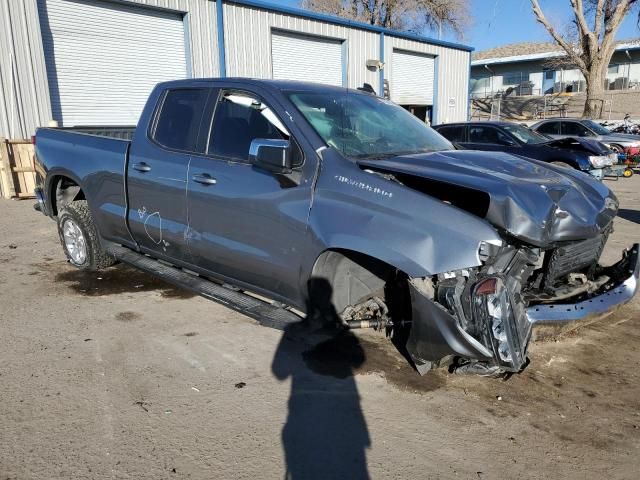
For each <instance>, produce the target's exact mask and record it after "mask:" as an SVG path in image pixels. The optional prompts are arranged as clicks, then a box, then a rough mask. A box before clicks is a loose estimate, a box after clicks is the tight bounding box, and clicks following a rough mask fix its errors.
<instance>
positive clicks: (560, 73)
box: [471, 41, 640, 97]
mask: <svg viewBox="0 0 640 480" xmlns="http://www.w3.org/2000/svg"><path fill="white" fill-rule="evenodd" d="M557 48H558V47H556V46H554V45H553V44H547V43H544V44H520V45H518V44H516V45H507V46H505V47H502V48H497V49H493V50H492V51H487V52H478V53H477V54H475V55H474V59H473V60H472V61H471V95H472V96H474V97H488V96H493V95H495V94H497V93H505V92H506V91H507V90H508V89H513V94H516V95H544V94H549V93H560V92H571V93H576V92H580V91H584V89H585V81H584V76H583V75H582V73H581V72H580V71H579V70H578V69H576V68H571V67H568V68H558V67H554V66H553V61H554V60H557V59H561V58H563V57H564V56H565V54H564V53H563V52H561V51H559V50H557ZM527 50H528V51H529V52H527ZM605 88H606V89H609V90H623V89H627V88H640V43H639V42H636V41H632V42H621V43H618V45H617V46H616V51H615V53H614V54H613V57H612V58H611V62H610V64H609V71H608V74H607V79H606V84H605Z"/></svg>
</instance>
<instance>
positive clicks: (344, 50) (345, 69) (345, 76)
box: [341, 40, 349, 87]
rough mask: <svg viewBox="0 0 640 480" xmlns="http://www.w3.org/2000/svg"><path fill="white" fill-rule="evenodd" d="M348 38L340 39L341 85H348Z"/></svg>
mask: <svg viewBox="0 0 640 480" xmlns="http://www.w3.org/2000/svg"><path fill="white" fill-rule="evenodd" d="M347 42H348V40H343V41H342V45H341V48H342V86H343V87H348V86H349V45H348V44H347Z"/></svg>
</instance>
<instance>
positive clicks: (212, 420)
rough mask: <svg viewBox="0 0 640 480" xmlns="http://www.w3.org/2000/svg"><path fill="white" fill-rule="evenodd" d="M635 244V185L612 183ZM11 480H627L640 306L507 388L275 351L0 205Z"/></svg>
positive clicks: (541, 355) (396, 365) (6, 454)
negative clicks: (85, 267) (83, 255)
mask: <svg viewBox="0 0 640 480" xmlns="http://www.w3.org/2000/svg"><path fill="white" fill-rule="evenodd" d="M607 183H608V185H609V186H610V187H611V188H613V189H614V190H615V191H616V192H617V194H618V196H619V198H620V199H621V208H622V210H621V217H620V218H619V219H617V220H616V231H615V233H614V235H613V237H612V239H611V241H610V242H609V244H608V247H607V250H606V252H605V259H606V260H610V261H613V260H614V259H615V258H616V257H617V256H619V254H620V251H621V249H622V248H624V247H627V246H629V245H630V244H631V243H632V242H634V241H638V239H639V238H638V237H639V235H638V234H639V233H640V227H639V224H640V193H639V192H640V177H638V176H636V177H633V178H632V179H630V180H621V181H619V182H607ZM0 267H1V268H0V338H1V341H2V346H1V347H0V479H1V480H5V479H31V478H38V479H57V478H74V479H75V478H91V479H93V478H96V479H102V478H131V479H141V478H149V479H165V478H166V479H172V478H194V479H195V478H197V479H272V478H273V479H277V478H284V477H285V475H287V474H289V475H290V476H291V478H305V479H307V478H322V479H358V478H367V476H369V477H371V478H375V479H383V478H393V479H396V478H404V479H418V478H419V479H476V480H477V479H519V478H535V479H540V478H548V479H560V478H563V479H565V478H567V479H568V478H572V479H573V478H575V479H583V478H589V479H591V478H593V479H599V478H606V479H635V478H638V475H639V474H638V471H639V470H640V382H639V374H640V369H639V367H640V349H639V348H638V346H639V345H640V318H639V315H638V313H639V311H640V301H638V300H637V299H636V300H635V301H634V302H633V303H631V304H629V305H627V306H626V307H624V308H623V309H621V310H619V311H618V312H616V313H615V314H613V315H612V316H610V317H608V318H607V319H605V320H602V321H599V322H597V323H595V324H592V325H590V326H587V327H584V328H582V329H581V330H579V331H578V332H574V333H572V334H570V335H568V336H566V337H564V338H562V339H560V340H558V341H551V342H544V343H536V344H534V345H532V347H531V364H530V365H529V367H528V368H527V369H526V370H525V371H524V372H523V373H522V374H520V375H516V376H514V377H512V378H511V379H509V380H508V381H503V380H492V379H484V378H477V377H467V376H453V375H449V374H447V373H445V372H441V371H436V372H431V373H429V374H428V375H427V376H425V377H420V376H418V375H417V374H416V373H415V372H414V371H413V370H412V369H411V368H410V367H409V365H408V364H407V363H406V362H405V360H404V359H403V358H402V357H401V356H400V355H399V354H398V353H397V351H396V350H395V349H394V348H393V347H392V346H391V345H390V344H389V343H388V342H387V341H386V340H385V339H384V338H381V337H378V336H377V335H374V334H371V333H366V334H358V335H357V336H354V335H348V336H344V337H342V338H341V339H340V340H339V342H335V341H332V340H330V339H324V338H320V339H315V340H313V341H312V340H311V339H309V338H305V337H304V336H302V335H300V334H299V332H296V331H295V329H293V330H292V331H290V332H288V333H287V335H285V336H283V333H282V332H279V331H276V330H272V329H268V328H264V327H260V326H258V325H257V324H256V323H255V322H254V321H253V320H251V319H249V318H247V317H244V316H242V315H240V314H238V313H236V312H234V311H231V310H228V309H227V308H225V307H223V306H220V305H218V304H216V303H212V302H210V301H207V300H205V299H203V298H200V297H194V296H193V295H191V294H190V293H188V292H185V291H181V290H179V289H176V288H173V287H171V286H169V285H167V284H165V283H163V282H161V281H159V280H156V279H154V278H151V277H149V276H147V275H145V274H142V273H138V272H136V271H134V270H131V269H130V268H127V267H123V266H117V267H114V268H111V269H109V270H108V271H105V272H102V273H100V274H84V273H81V272H78V271H76V270H74V269H72V268H71V267H70V266H69V265H68V264H67V263H66V262H65V259H64V257H63V254H62V250H61V248H60V246H59V244H58V238H57V234H56V230H55V225H54V223H53V222H51V221H50V220H48V219H46V218H45V217H43V216H42V215H40V214H39V213H37V212H35V211H33V209H32V202H31V201H20V202H17V201H7V200H0Z"/></svg>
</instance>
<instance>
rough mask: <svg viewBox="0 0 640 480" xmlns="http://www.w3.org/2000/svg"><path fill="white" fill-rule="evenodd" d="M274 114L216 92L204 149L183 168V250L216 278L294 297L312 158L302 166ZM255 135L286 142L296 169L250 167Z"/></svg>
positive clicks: (261, 102) (259, 101)
mask: <svg viewBox="0 0 640 480" xmlns="http://www.w3.org/2000/svg"><path fill="white" fill-rule="evenodd" d="M212 110H214V109H212ZM275 112H276V110H275V109H273V108H272V107H271V105H270V104H269V103H268V102H267V101H266V100H265V99H264V98H263V97H261V96H259V95H257V94H256V93H253V92H248V91H245V90H242V91H240V90H221V91H220V92H219V93H218V97H217V98H216V105H215V114H214V115H213V119H212V118H208V119H205V120H204V121H203V127H202V131H203V133H206V134H207V135H206V138H205V140H206V141H205V143H206V145H205V148H204V151H205V153H204V154H202V155H194V156H193V157H192V159H191V166H190V169H189V178H188V210H189V250H190V252H191V261H192V262H193V264H194V265H197V266H198V267H201V268H204V269H206V270H207V271H209V272H211V273H213V274H215V275H217V276H221V277H223V278H228V279H230V280H233V281H234V282H236V283H240V284H243V285H248V286H252V287H257V289H258V290H260V291H264V292H269V293H271V294H275V296H279V297H281V298H283V299H294V300H295V299H297V298H298V295H299V291H300V286H299V276H300V265H301V261H302V259H301V254H302V253H303V246H304V245H305V244H306V242H307V218H308V213H309V208H310V204H311V189H312V183H313V182H311V181H310V178H309V175H312V172H315V170H314V168H313V165H312V164H311V163H310V162H314V161H315V159H307V164H306V165H305V166H304V167H303V166H302V163H303V158H304V157H303V154H302V150H301V148H300V146H299V143H297V142H296V139H294V138H293V136H291V135H290V133H289V131H288V129H287V128H286V127H285V126H284V125H285V123H284V122H283V121H282V120H281V118H279V117H278V116H277V114H276V113H275ZM209 125H210V128H209V127H208V126H209ZM256 138H268V139H288V140H290V141H291V144H292V149H294V152H295V153H294V157H295V158H296V161H295V163H296V164H298V165H299V166H300V167H299V168H297V169H294V174H293V175H290V176H284V175H279V174H273V173H270V172H267V171H264V170H261V169H259V168H256V167H253V166H252V165H251V164H249V162H248V155H249V146H250V145H251V142H252V140H254V139H256Z"/></svg>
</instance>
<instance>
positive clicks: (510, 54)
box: [471, 38, 640, 66]
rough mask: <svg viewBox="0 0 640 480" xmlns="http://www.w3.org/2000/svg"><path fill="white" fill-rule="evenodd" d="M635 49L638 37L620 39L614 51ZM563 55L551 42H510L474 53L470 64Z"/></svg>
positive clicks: (507, 61)
mask: <svg viewBox="0 0 640 480" xmlns="http://www.w3.org/2000/svg"><path fill="white" fill-rule="evenodd" d="M635 49H640V39H637V38H636V39H630V40H622V41H620V42H618V44H617V45H616V51H620V50H635ZM563 56H565V53H564V50H562V49H560V48H559V47H558V45H556V44H555V43H552V42H521V43H510V44H508V45H503V46H501V47H496V48H490V49H488V50H482V51H480V52H476V53H474V54H473V58H472V61H471V65H472V66H477V65H491V64H496V63H512V62H528V61H532V60H542V59H545V58H553V57H563Z"/></svg>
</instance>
